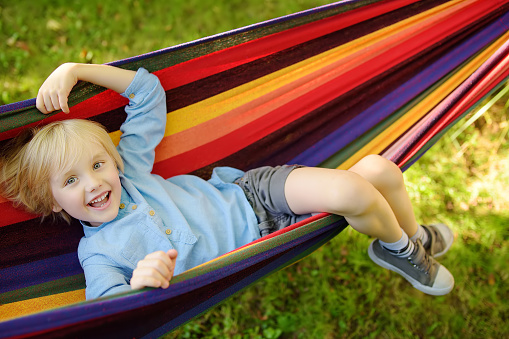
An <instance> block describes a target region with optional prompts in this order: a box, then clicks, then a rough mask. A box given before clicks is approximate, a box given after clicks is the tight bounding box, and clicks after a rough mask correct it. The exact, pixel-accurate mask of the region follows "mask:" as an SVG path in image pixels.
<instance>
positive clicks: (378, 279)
mask: <svg viewBox="0 0 509 339" xmlns="http://www.w3.org/2000/svg"><path fill="white" fill-rule="evenodd" d="M325 3H327V1H318V0H306V1H304V0H297V1H285V2H284V3H283V2H276V1H271V0H266V1H255V0H251V1H238V0H229V1H222V2H221V1H217V0H215V1H212V0H199V1H198V0H187V1H182V0H173V1H167V0H157V1H156V0H145V1H142V0H130V1H127V0H120V1H115V2H113V1H111V2H110V1H98V0H75V1H63V0H61V1H59V0H54V1H51V0H40V1H28V0H18V1H15V2H12V1H5V0H0V104H6V103H11V102H15V101H19V100H24V99H29V98H33V97H35V95H36V93H37V90H38V87H39V85H40V84H41V83H42V82H43V80H44V79H45V77H46V76H47V75H48V74H49V73H50V72H51V71H52V70H53V69H54V68H55V67H57V66H58V65H59V64H61V63H63V62H66V61H75V62H94V63H106V62H110V61H114V60H118V59H122V58H126V57H131V56H135V55H139V54H143V53H147V52H150V51H153V50H157V49H161V48H165V47H168V46H171V45H175V44H179V43H183V42H187V41H191V40H195V39H198V38H201V37H204V36H209V35H212V34H216V33H220V32H223V31H227V30H231V29H234V28H238V27H243V26H246V25H249V24H253V23H256V22H260V21H263V20H267V19H270V18H274V17H278V16H281V15H285V14H289V13H293V12H296V11H299V10H303V9H307V8H312V7H316V6H319V5H322V4H325ZM34 13H36V15H34ZM508 99H509V96H507V95H506V96H505V97H504V98H503V99H501V100H499V101H498V102H497V103H496V104H495V105H494V106H493V107H492V108H491V109H490V110H489V111H488V112H487V113H485V114H484V115H483V116H482V117H481V118H480V119H478V120H477V121H476V122H475V123H472V124H469V126H468V127H467V128H466V129H465V131H463V132H462V133H461V134H460V135H459V136H458V137H455V138H453V136H454V132H455V131H457V130H458V129H459V128H460V127H461V124H462V122H460V124H459V125H458V126H456V127H455V128H453V129H452V130H451V131H450V132H449V133H448V134H447V135H445V136H444V138H442V140H441V141H440V142H439V143H437V145H435V146H434V147H433V148H432V150H430V151H429V152H428V153H427V154H426V155H425V156H424V157H423V158H422V159H420V160H419V161H418V162H417V163H416V164H415V165H414V166H413V167H412V168H411V169H410V170H408V171H407V172H406V173H405V177H406V180H407V184H408V190H409V193H410V195H411V197H412V199H413V201H414V202H415V212H416V214H417V216H418V220H420V221H422V222H423V223H432V222H445V223H448V224H449V225H451V227H452V228H453V230H454V232H455V235H456V240H455V244H454V245H453V247H452V249H451V252H450V253H448V254H447V255H446V256H445V257H444V258H443V259H441V260H440V262H441V263H442V264H444V265H445V266H446V267H448V269H449V270H450V271H451V272H452V273H453V274H454V276H455V279H456V287H455V289H454V290H453V291H452V292H451V293H450V294H449V295H447V296H443V297H431V296H427V295H424V294H422V293H420V292H418V291H417V290H415V289H414V288H412V287H411V286H410V285H409V284H408V283H407V282H406V281H405V280H404V279H402V278H400V277H399V276H397V275H396V274H394V273H392V272H389V271H386V270H384V269H382V268H379V267H378V266H376V265H374V264H373V263H372V262H371V261H370V259H369V258H368V256H367V247H368V245H369V243H370V241H371V239H369V238H368V237H365V236H362V235H359V234H357V233H355V232H353V231H352V230H351V229H347V230H346V231H345V232H343V233H342V234H340V236H338V237H337V238H336V239H334V240H333V241H331V242H330V243H328V244H327V245H325V246H323V247H322V248H320V249H319V250H318V251H316V252H315V253H314V254H312V255H311V256H309V257H308V258H305V259H304V260H302V261H301V262H299V263H298V264H296V265H293V266H292V267H290V268H288V269H285V270H283V271H280V272H278V273H275V274H273V275H272V276H270V277H268V278H267V279H264V280H263V281H261V282H258V283H257V284H255V285H253V286H251V287H249V288H247V289H246V290H245V291H243V292H241V293H239V294H237V295H235V296H233V297H232V298H230V299H229V300H228V301H226V302H224V303H223V304H221V305H219V306H217V307H215V308H213V309H212V310H210V311H209V312H207V313H205V314H204V315H202V316H201V317H199V318H197V319H195V320H193V321H191V322H189V323H188V324H186V325H184V326H182V327H181V328H180V329H178V330H177V331H175V332H174V333H172V334H169V335H167V337H168V338H352V337H353V338H364V337H368V338H370V337H371V338H414V337H418V338H507V337H508V336H509V324H508V323H507V319H509V303H508V302H507V300H508V299H509V289H508V285H509V270H508V268H507V263H508V262H509V253H508V250H507V249H508V245H509V232H508V225H509V195H508V194H507V190H508V188H509V185H508V183H509V156H508V155H509V146H508V145H507V140H508V130H509V121H508V119H507V114H506V107H504V105H505V103H506V102H507V100H508Z"/></svg>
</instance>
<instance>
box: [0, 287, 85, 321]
mask: <svg viewBox="0 0 509 339" xmlns="http://www.w3.org/2000/svg"><path fill="white" fill-rule="evenodd" d="M81 301H85V290H84V289H81V290H76V291H71V292H65V293H58V294H53V295H48V296H45V297H40V298H34V299H29V300H23V301H18V302H15V303H10V304H5V305H0V320H7V319H10V318H19V317H22V316H25V315H29V314H33V313H37V312H41V311H45V310H50V309H54V308H58V307H62V306H67V305H70V304H74V303H77V302H81Z"/></svg>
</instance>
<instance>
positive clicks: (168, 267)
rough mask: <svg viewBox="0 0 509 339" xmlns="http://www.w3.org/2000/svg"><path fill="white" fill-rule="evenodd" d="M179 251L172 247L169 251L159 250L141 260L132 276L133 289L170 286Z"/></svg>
mask: <svg viewBox="0 0 509 339" xmlns="http://www.w3.org/2000/svg"><path fill="white" fill-rule="evenodd" d="M177 254H178V253H177V251H176V250H174V249H172V250H169V251H168V252H166V253H165V252H163V251H157V252H153V253H150V254H147V256H146V257H145V258H144V259H142V260H140V261H139V262H138V265H137V267H136V269H135V270H134V271H133V276H132V278H131V288H132V289H133V290H137V289H141V288H143V287H156V288H158V287H161V288H168V287H169V286H170V280H171V278H172V277H173V272H174V270H175V261H176V260H177Z"/></svg>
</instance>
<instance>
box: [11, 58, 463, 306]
mask: <svg viewBox="0 0 509 339" xmlns="http://www.w3.org/2000/svg"><path fill="white" fill-rule="evenodd" d="M78 80H84V81H89V82H92V83H95V84H98V85H101V86H104V87H107V88H110V89H112V90H115V91H116V92H118V93H122V94H121V95H123V96H125V97H127V98H129V105H128V106H126V113H127V119H126V121H125V122H124V123H123V124H122V126H121V131H122V137H121V140H120V143H119V145H118V147H117V149H115V147H114V146H113V144H112V143H111V140H110V139H109V137H108V135H107V133H106V132H105V131H104V130H103V129H101V128H100V127H98V126H97V125H95V124H93V123H91V122H87V121H83V120H66V121H62V122H57V123H52V124H49V125H47V126H45V127H43V128H41V129H39V130H37V131H34V132H32V134H31V135H29V136H25V137H23V138H21V139H18V140H17V141H15V144H16V145H17V146H15V147H13V150H12V151H11V152H10V154H9V155H6V156H5V159H4V160H3V161H2V177H1V182H2V188H3V192H4V195H6V197H8V198H10V199H11V200H13V201H14V202H15V203H18V204H23V205H24V206H25V207H26V208H27V209H28V210H30V211H33V212H37V213H42V214H43V215H50V214H54V213H57V214H60V215H62V216H63V217H64V218H68V217H69V216H70V217H74V218H77V219H79V220H80V221H81V223H82V225H83V228H84V233H85V236H84V237H83V238H82V240H81V241H80V244H79V247H78V256H79V259H80V263H81V265H82V267H83V270H84V272H85V278H86V282H87V289H86V295H87V299H90V298H96V297H100V296H104V295H110V294H114V293H119V292H123V291H126V290H129V289H140V288H143V287H162V288H168V286H169V281H170V280H171V278H172V276H173V275H174V274H179V273H181V272H183V271H185V270H187V269H190V268H192V267H194V266H196V265H198V264H201V263H203V262H206V261H208V260H211V259H213V258H215V257H217V256H219V255H222V254H224V253H227V252H229V251H231V250H233V249H235V248H237V247H239V246H242V245H244V244H246V243H249V242H251V241H253V240H255V239H257V238H259V237H260V236H261V235H262V236H263V235H265V234H269V233H271V232H273V231H275V230H278V229H280V228H283V227H285V226H288V225H290V224H292V223H294V222H296V221H298V220H301V219H303V218H306V217H307V216H309V214H310V213H315V212H328V213H333V214H338V215H342V216H344V217H345V218H346V219H347V221H348V222H349V224H350V225H351V226H352V227H353V228H354V229H355V230H357V231H359V232H361V233H364V234H367V235H370V236H373V237H375V238H377V239H376V240H374V241H373V242H372V243H371V245H370V247H369V249H368V253H369V256H370V257H371V259H372V260H373V261H375V262H376V263H377V264H379V265H380V266H383V267H386V268H388V269H391V270H393V271H396V272H398V273H399V274H401V275H402V276H403V277H404V278H405V279H407V280H408V281H410V282H411V283H412V285H413V286H414V287H416V288H417V289H419V290H421V291H423V292H424V293H428V294H433V295H442V294H446V293H449V292H450V291H451V290H452V288H453V286H454V278H453V277H452V275H451V274H450V272H449V271H448V270H447V269H446V268H445V267H444V266H442V265H440V264H439V263H438V262H436V261H435V260H434V259H433V256H439V255H442V254H444V253H445V252H446V251H447V250H448V249H449V248H450V246H451V244H452V241H453V236H452V232H451V231H450V229H449V228H448V227H447V226H445V225H441V224H439V225H431V226H421V225H419V224H418V223H417V222H416V220H415V216H414V213H413V210H412V206H411V204H410V200H409V198H408V194H407V192H406V189H405V186H404V183H403V177H402V174H401V171H400V170H399V168H397V166H395V165H394V164H393V163H391V162H390V161H388V160H386V159H383V158H381V157H379V156H376V155H371V156H367V157H365V158H364V159H362V160H361V161H359V162H358V163H357V164H355V165H354V166H353V167H352V168H351V169H350V170H348V171H341V170H332V169H323V168H309V167H302V166H287V165H285V166H278V167H275V168H272V167H262V168H258V169H254V170H251V171H248V172H246V173H244V172H242V171H240V170H237V169H233V168H226V167H223V168H216V169H215V170H214V172H213V174H212V177H211V179H210V180H209V181H204V180H202V179H200V178H197V177H194V176H189V175H183V176H176V177H173V178H169V179H167V180H164V179H163V178H161V177H159V176H157V175H154V174H151V171H152V165H153V162H154V149H155V147H156V146H157V145H158V144H159V142H160V140H161V139H162V137H163V136H164V130H165V123H166V107H165V93H164V90H163V89H162V87H161V85H160V83H159V81H158V79H157V77H156V76H154V75H151V74H149V73H148V72H147V71H146V70H144V69H140V70H138V71H137V72H133V71H127V70H123V69H119V68H115V67H111V66H104V65H82V64H70V63H69V64H64V65H62V66H60V67H59V68H57V69H56V70H55V71H54V72H53V73H52V74H51V75H50V76H49V77H48V79H47V80H46V81H45V82H44V84H43V85H42V86H41V89H40V90H39V93H38V95H37V108H38V109H39V110H40V111H41V112H43V113H49V112H52V111H54V110H58V109H61V110H63V111H64V112H66V113H69V107H68V105H67V97H68V95H69V92H70V91H71V89H72V87H73V86H74V85H75V84H76V82H77V81H78Z"/></svg>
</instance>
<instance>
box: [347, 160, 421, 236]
mask: <svg viewBox="0 0 509 339" xmlns="http://www.w3.org/2000/svg"><path fill="white" fill-rule="evenodd" d="M350 171H352V172H355V173H357V174H359V175H360V176H362V177H363V178H364V179H366V180H367V181H369V182H370V183H371V184H372V185H373V186H374V187H375V188H376V189H377V190H378V191H379V192H380V193H381V194H382V195H383V197H384V198H385V200H386V201H387V202H388V203H389V205H390V208H391V210H392V211H393V212H394V215H395V216H396V219H397V220H398V223H399V225H400V226H401V228H402V229H403V230H404V231H405V233H406V234H408V236H409V237H412V236H413V235H414V234H415V233H416V232H417V221H416V219H415V214H414V210H413V207H412V203H411V202H410V198H409V197H408V192H407V190H406V187H405V183H404V180H403V174H402V173H401V170H400V169H399V168H398V166H396V165H395V164H394V163H393V162H391V161H390V160H387V159H385V158H382V157H380V156H378V155H368V156H366V157H364V158H363V159H361V160H360V161H359V162H358V163H356V164H355V165H354V166H352V167H351V168H350Z"/></svg>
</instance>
